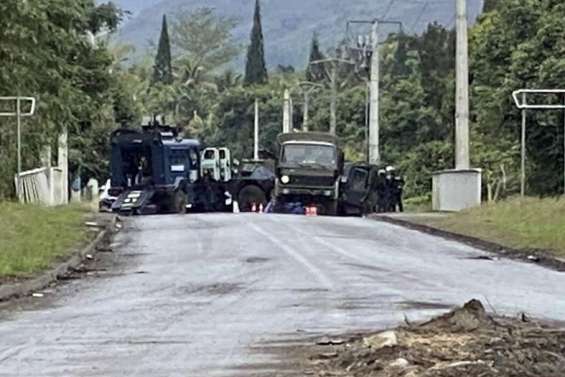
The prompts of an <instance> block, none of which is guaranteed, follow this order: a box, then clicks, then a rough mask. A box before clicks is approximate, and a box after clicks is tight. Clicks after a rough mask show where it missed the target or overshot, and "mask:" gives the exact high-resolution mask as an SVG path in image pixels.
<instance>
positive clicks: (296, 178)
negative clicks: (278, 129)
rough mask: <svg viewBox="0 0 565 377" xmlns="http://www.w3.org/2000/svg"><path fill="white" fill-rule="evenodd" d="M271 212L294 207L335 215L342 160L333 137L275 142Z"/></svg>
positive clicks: (308, 135) (311, 135)
mask: <svg viewBox="0 0 565 377" xmlns="http://www.w3.org/2000/svg"><path fill="white" fill-rule="evenodd" d="M277 141H278V146H279V158H278V161H277V165H276V169H275V189H274V195H273V196H274V201H275V202H274V208H275V212H283V213H284V212H285V208H288V206H290V205H292V204H293V203H301V204H302V205H303V206H305V207H316V208H317V210H318V214H321V215H328V216H335V215H337V213H338V207H339V195H340V187H339V186H340V181H341V176H342V173H343V165H344V157H343V152H342V151H341V149H340V148H339V146H338V143H337V139H336V137H335V136H333V135H330V134H326V133H316V132H303V133H287V134H281V135H279V136H278V138H277Z"/></svg>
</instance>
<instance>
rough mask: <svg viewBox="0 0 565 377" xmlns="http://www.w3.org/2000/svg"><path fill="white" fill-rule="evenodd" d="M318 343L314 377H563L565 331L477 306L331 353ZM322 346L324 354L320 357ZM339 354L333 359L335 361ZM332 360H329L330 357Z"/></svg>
mask: <svg viewBox="0 0 565 377" xmlns="http://www.w3.org/2000/svg"><path fill="white" fill-rule="evenodd" d="M327 340H328V339H327V338H324V339H322V340H321V341H318V342H316V344H317V346H315V347H314V348H315V350H314V351H311V352H308V353H307V354H310V355H312V356H310V357H309V358H308V362H307V365H306V366H305V367H306V368H305V369H307V370H308V371H313V375H315V376H355V377H364V376H374V377H461V376H465V377H494V376H497V377H540V376H543V377H562V376H563V375H564V373H565V329H552V328H548V327H544V326H542V325H540V324H539V323H536V322H534V321H530V322H524V321H521V320H519V319H509V318H498V317H496V318H495V317H491V316H489V315H488V314H487V313H486V311H485V309H484V307H483V305H482V303H481V302H479V301H477V300H473V301H470V302H468V303H467V304H465V306H463V307H462V308H458V309H456V310H453V311H451V312H449V313H447V314H445V315H442V316H440V317H437V318H435V319H433V320H431V321H428V322H425V323H421V324H418V325H412V326H404V327H400V328H398V329H396V330H394V331H386V332H381V333H378V334H374V335H369V336H356V337H354V338H352V339H350V340H349V341H348V342H346V343H345V344H342V345H339V346H334V347H332V348H330V349H328V348H327V346H328V345H329V344H328V342H327ZM320 345H324V346H325V347H324V348H325V351H324V352H323V353H320V347H319V346H320ZM334 354H335V355H334ZM330 355H331V357H330Z"/></svg>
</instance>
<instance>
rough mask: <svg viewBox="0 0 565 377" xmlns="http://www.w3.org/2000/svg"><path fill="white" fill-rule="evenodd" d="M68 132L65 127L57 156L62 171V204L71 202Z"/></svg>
mask: <svg viewBox="0 0 565 377" xmlns="http://www.w3.org/2000/svg"><path fill="white" fill-rule="evenodd" d="M68 138H69V136H68V132H67V128H66V127H65V128H64V129H63V130H62V132H61V134H60V135H59V148H58V152H57V154H58V156H57V166H58V167H59V168H60V169H61V170H62V174H61V186H60V187H61V191H62V198H63V200H62V204H67V203H68V202H69V146H68V141H69V140H68Z"/></svg>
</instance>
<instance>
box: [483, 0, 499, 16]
mask: <svg viewBox="0 0 565 377" xmlns="http://www.w3.org/2000/svg"><path fill="white" fill-rule="evenodd" d="M498 3H500V0H485V2H484V3H483V13H488V12H492V11H493V10H496V9H497V7H498Z"/></svg>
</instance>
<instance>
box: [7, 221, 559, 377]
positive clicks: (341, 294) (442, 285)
mask: <svg viewBox="0 0 565 377" xmlns="http://www.w3.org/2000/svg"><path fill="white" fill-rule="evenodd" d="M116 243H117V244H118V246H117V247H116V250H115V255H116V257H117V258H120V260H121V261H127V263H126V264H125V266H124V267H123V268H120V269H119V271H116V272H115V273H113V274H112V273H110V274H108V275H107V276H103V277H100V278H98V279H86V280H81V281H74V282H72V283H70V284H67V285H65V286H63V287H61V288H59V289H58V293H57V294H56V296H57V298H56V299H55V300H54V302H53V303H52V304H49V305H44V307H41V308H39V309H38V308H35V309H33V310H24V311H16V312H11V313H9V314H8V315H7V318H5V319H4V320H3V321H2V322H0V376H29V377H39V376H53V377H61V376H104V377H108V376H147V377H157V376H190V377H200V376H202V377H204V376H245V375H249V374H253V375H255V374H260V373H263V372H264V374H265V375H275V374H271V372H272V370H273V369H276V368H277V367H276V363H275V362H276V360H273V359H272V357H271V356H269V355H268V354H265V353H262V352H260V350H261V346H262V345H263V344H266V343H268V342H284V341H285V339H295V338H297V337H303V338H307V337H311V336H315V335H319V334H333V333H336V334H338V333H342V332H349V331H354V330H363V329H380V328H385V327H388V326H393V325H397V324H399V323H400V322H402V321H403V319H404V317H405V316H406V317H407V318H409V319H410V320H418V319H424V318H427V317H430V316H432V315H435V314H437V313H439V312H443V311H445V310H446V309H447V308H449V307H451V306H454V305H460V304H463V303H464V302H465V301H468V300H469V299H471V298H478V299H481V300H482V301H483V302H488V305H489V308H490V310H496V312H497V313H498V314H508V315H515V314H517V313H519V312H522V311H525V312H527V313H528V314H530V315H532V316H536V317H542V318H547V319H557V320H565V300H563V299H562V298H563V297H564V295H565V274H563V273H559V272H555V271H551V270H547V269H544V268H541V267H538V266H535V265H531V264H526V263H522V262H516V261H510V260H505V259H501V260H494V261H488V260H478V259H476V257H478V256H481V255H485V253H483V252H480V251H477V250H475V249H473V248H470V247H467V246H465V245H461V244H458V243H455V242H451V241H446V240H443V239H439V238H435V237H432V236H429V235H425V234H421V233H418V232H415V231H412V230H407V229H403V228H400V227H397V226H394V225H390V224H385V223H380V222H376V221H372V220H363V219H353V218H321V217H320V218H306V217H288V216H266V215H265V216H264V215H237V216H235V215H190V216H160V217H141V218H135V219H131V220H128V224H127V225H126V227H125V230H124V231H123V232H122V233H120V234H119V235H118V236H117V239H116ZM4 317H6V314H5V313H4Z"/></svg>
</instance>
